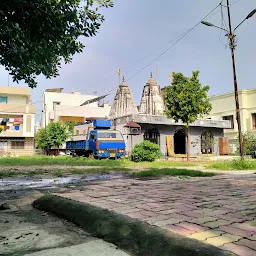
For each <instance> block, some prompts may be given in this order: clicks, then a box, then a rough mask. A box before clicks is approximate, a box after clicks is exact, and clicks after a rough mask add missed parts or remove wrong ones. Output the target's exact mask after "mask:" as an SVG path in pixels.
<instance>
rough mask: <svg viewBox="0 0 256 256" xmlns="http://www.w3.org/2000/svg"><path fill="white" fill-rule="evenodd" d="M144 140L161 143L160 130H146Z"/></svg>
mask: <svg viewBox="0 0 256 256" xmlns="http://www.w3.org/2000/svg"><path fill="white" fill-rule="evenodd" d="M144 140H148V141H151V142H153V143H155V144H157V145H159V142H160V134H159V132H158V130H157V129H156V128H153V129H148V130H146V132H145V133H144Z"/></svg>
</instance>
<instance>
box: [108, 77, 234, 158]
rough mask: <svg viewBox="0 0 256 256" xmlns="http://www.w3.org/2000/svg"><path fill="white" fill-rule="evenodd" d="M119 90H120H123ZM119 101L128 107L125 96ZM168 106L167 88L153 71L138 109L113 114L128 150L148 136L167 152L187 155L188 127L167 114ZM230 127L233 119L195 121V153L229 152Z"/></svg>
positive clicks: (116, 127)
mask: <svg viewBox="0 0 256 256" xmlns="http://www.w3.org/2000/svg"><path fill="white" fill-rule="evenodd" d="M126 86H127V85H126ZM127 87H128V86H127ZM126 90H127V89H126ZM117 93H120V90H118V91H117ZM115 101H117V102H116V104H115V106H117V107H118V108H121V109H123V110H125V109H127V108H125V107H124V106H123V105H127V102H126V101H125V100H122V102H121V101H118V98H115ZM164 110H165V105H164V99H163V92H162V91H161V88H160V86H159V85H158V84H157V83H156V81H155V80H154V79H153V77H152V74H151V75H150V79H149V81H148V82H147V83H146V85H145V86H144V88H143V92H142V97H141V103H140V106H139V107H138V112H137V111H134V112H133V113H130V111H127V112H125V111H122V112H120V111H119V112H118V109H117V110H115V113H119V115H115V116H114V117H113V116H112V117H111V120H112V124H113V127H114V129H117V130H120V131H121V132H122V133H123V135H124V138H125V140H126V150H127V153H128V154H129V153H130V152H131V151H132V149H133V147H134V146H135V145H136V144H137V143H140V142H142V141H143V140H148V141H151V142H153V143H156V144H158V145H159V146H160V149H161V151H162V153H163V155H165V156H174V157H175V156H182V155H186V153H187V152H186V144H187V135H186V134H187V130H186V128H185V125H184V124H183V123H181V122H178V123H175V121H174V120H170V119H168V118H167V117H165V116H164ZM230 127H231V122H230V121H229V120H210V119H200V120H197V121H196V122H194V123H193V124H191V126H190V136H191V139H190V144H191V145H190V150H191V152H190V154H191V156H192V157H193V156H195V157H198V156H201V155H209V154H213V155H224V154H228V150H227V147H226V140H224V128H230Z"/></svg>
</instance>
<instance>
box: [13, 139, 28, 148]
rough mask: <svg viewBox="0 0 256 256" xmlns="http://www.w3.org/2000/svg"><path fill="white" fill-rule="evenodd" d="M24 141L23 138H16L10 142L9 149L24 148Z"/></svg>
mask: <svg viewBox="0 0 256 256" xmlns="http://www.w3.org/2000/svg"><path fill="white" fill-rule="evenodd" d="M24 147H25V141H24V140H17V141H12V142H11V149H24Z"/></svg>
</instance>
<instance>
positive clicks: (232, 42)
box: [227, 0, 244, 157]
mask: <svg viewBox="0 0 256 256" xmlns="http://www.w3.org/2000/svg"><path fill="white" fill-rule="evenodd" d="M227 9H228V23H229V35H228V39H229V46H230V49H231V56H232V65H233V76H234V91H235V102H236V121H237V127H238V137H239V150H240V156H241V157H243V155H244V148H243V136H242V127H241V115H240V106H239V97H238V84H237V78H236V62H235V48H236V42H235V35H234V34H233V31H232V25H231V15H230V6H229V0H227Z"/></svg>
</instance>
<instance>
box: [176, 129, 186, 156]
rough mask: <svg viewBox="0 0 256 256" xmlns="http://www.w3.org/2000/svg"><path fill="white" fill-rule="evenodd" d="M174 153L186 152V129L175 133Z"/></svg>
mask: <svg viewBox="0 0 256 256" xmlns="http://www.w3.org/2000/svg"><path fill="white" fill-rule="evenodd" d="M174 153H175V154H186V133H185V131H184V130H178V131H177V132H176V133H175V134H174Z"/></svg>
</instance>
